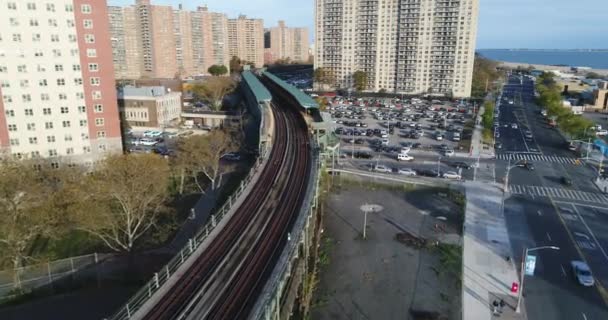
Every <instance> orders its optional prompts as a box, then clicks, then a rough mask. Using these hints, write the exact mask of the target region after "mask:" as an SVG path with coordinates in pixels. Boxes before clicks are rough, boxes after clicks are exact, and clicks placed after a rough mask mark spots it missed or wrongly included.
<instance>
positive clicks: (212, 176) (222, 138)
mask: <svg viewBox="0 0 608 320" xmlns="http://www.w3.org/2000/svg"><path fill="white" fill-rule="evenodd" d="M237 140H238V139H237V138H236V137H235V134H233V133H230V132H228V131H225V130H213V131H211V132H210V133H208V134H206V135H196V136H190V137H186V138H183V139H180V140H179V142H178V153H177V154H178V156H177V159H176V163H177V165H178V166H179V167H180V169H181V170H182V174H183V175H187V176H188V177H189V178H191V179H192V181H193V182H194V185H195V186H196V187H197V188H198V190H199V192H201V193H204V192H205V183H204V182H203V181H201V179H200V178H201V176H203V177H205V178H206V180H207V181H209V183H210V185H211V189H212V190H216V189H218V188H219V187H221V185H222V179H223V176H224V173H225V172H224V170H225V167H224V166H222V165H221V164H220V159H221V157H222V156H223V155H224V154H226V153H228V152H231V151H234V150H235V149H236V147H237V144H236V141H237ZM183 181H184V179H183V178H182V183H183ZM180 189H182V188H181V187H180Z"/></svg>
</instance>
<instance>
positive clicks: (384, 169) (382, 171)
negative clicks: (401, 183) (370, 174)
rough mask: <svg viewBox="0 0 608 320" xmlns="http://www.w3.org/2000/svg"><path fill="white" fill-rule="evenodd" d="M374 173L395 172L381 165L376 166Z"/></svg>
mask: <svg viewBox="0 0 608 320" xmlns="http://www.w3.org/2000/svg"><path fill="white" fill-rule="evenodd" d="M374 171H376V172H381V173H391V172H393V170H391V168H389V167H387V166H383V165H381V164H379V165H377V166H375V167H374Z"/></svg>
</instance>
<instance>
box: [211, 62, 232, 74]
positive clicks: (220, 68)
mask: <svg viewBox="0 0 608 320" xmlns="http://www.w3.org/2000/svg"><path fill="white" fill-rule="evenodd" d="M207 71H208V72H209V74H211V75H212V76H223V75H225V74H227V73H228V69H227V68H226V66H224V65H218V64H214V65H212V66H211V67H209V69H207Z"/></svg>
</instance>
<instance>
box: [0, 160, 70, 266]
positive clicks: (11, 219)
mask: <svg viewBox="0 0 608 320" xmlns="http://www.w3.org/2000/svg"><path fill="white" fill-rule="evenodd" d="M33 167H37V168H38V169H37V170H33ZM43 171H44V173H43ZM49 177H51V172H50V170H49V167H47V166H45V165H44V164H40V163H35V162H32V161H27V160H25V161H12V160H2V161H1V162H0V264H1V265H3V266H6V265H9V264H10V265H11V267H13V268H19V267H21V266H22V265H23V264H24V263H25V262H26V261H29V260H32V259H33V258H34V257H33V256H32V251H31V249H32V245H33V244H34V242H35V241H36V239H38V238H40V237H45V238H46V237H53V236H56V235H58V234H59V233H60V232H61V231H63V230H65V229H64V228H63V226H64V225H65V222H64V215H63V214H62V212H61V210H60V208H59V207H58V206H56V204H59V203H60V201H56V200H57V199H56V197H57V195H58V193H59V192H61V188H62V186H61V184H58V183H56V181H57V180H56V179H55V178H53V179H47V178H49ZM51 182H52V183H51Z"/></svg>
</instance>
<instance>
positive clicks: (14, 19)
mask: <svg viewBox="0 0 608 320" xmlns="http://www.w3.org/2000/svg"><path fill="white" fill-rule="evenodd" d="M8 21H9V22H10V24H11V26H13V27H18V26H19V20H17V18H10V19H8Z"/></svg>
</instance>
